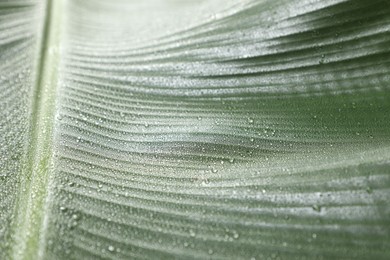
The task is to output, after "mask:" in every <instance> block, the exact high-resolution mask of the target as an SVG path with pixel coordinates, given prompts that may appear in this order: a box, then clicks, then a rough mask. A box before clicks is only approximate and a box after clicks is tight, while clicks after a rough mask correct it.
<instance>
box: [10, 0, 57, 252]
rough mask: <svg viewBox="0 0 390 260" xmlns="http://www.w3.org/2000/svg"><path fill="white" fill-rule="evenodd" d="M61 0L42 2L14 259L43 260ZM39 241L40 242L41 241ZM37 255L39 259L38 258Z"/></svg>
mask: <svg viewBox="0 0 390 260" xmlns="http://www.w3.org/2000/svg"><path fill="white" fill-rule="evenodd" d="M62 5H63V3H62V0H54V1H53V0H46V1H44V2H43V3H42V7H43V10H44V11H43V13H44V14H43V17H42V20H41V26H40V28H41V29H40V30H41V33H40V35H39V37H38V48H37V51H36V58H37V65H36V74H35V81H34V82H35V84H34V88H33V93H32V95H31V99H32V100H31V108H30V117H31V119H30V122H29V133H30V135H29V136H28V139H27V140H28V142H26V144H27V146H26V147H25V149H24V150H25V154H24V158H23V159H22V163H23V167H22V172H21V174H20V176H21V177H20V187H19V189H18V190H19V194H18V197H17V204H16V207H15V214H14V215H15V217H14V219H13V221H14V222H13V223H12V227H13V231H14V232H13V237H14V241H13V247H12V249H11V250H12V252H11V254H10V255H12V256H13V258H14V259H37V258H42V255H41V254H42V252H43V250H42V249H43V243H42V242H43V241H44V239H43V237H44V228H45V227H44V219H45V218H47V215H45V214H47V211H46V210H45V209H44V208H45V207H47V206H45V205H46V204H47V203H45V200H46V199H47V196H48V193H49V192H48V191H49V187H48V184H49V179H50V174H49V173H50V169H51V161H52V156H53V153H52V144H53V126H54V111H55V97H56V89H57V81H58V77H57V75H58V63H59V60H60V59H59V56H60V52H59V47H60V41H59V39H60V31H61V27H62V26H61V24H62V12H61V9H62ZM41 241H42V242H41ZM38 255H40V257H38Z"/></svg>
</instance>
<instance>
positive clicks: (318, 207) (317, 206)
mask: <svg viewBox="0 0 390 260" xmlns="http://www.w3.org/2000/svg"><path fill="white" fill-rule="evenodd" d="M311 207H312V209H313V210H315V211H317V212H320V211H321V206H319V205H317V204H314V205H313V206H311Z"/></svg>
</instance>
